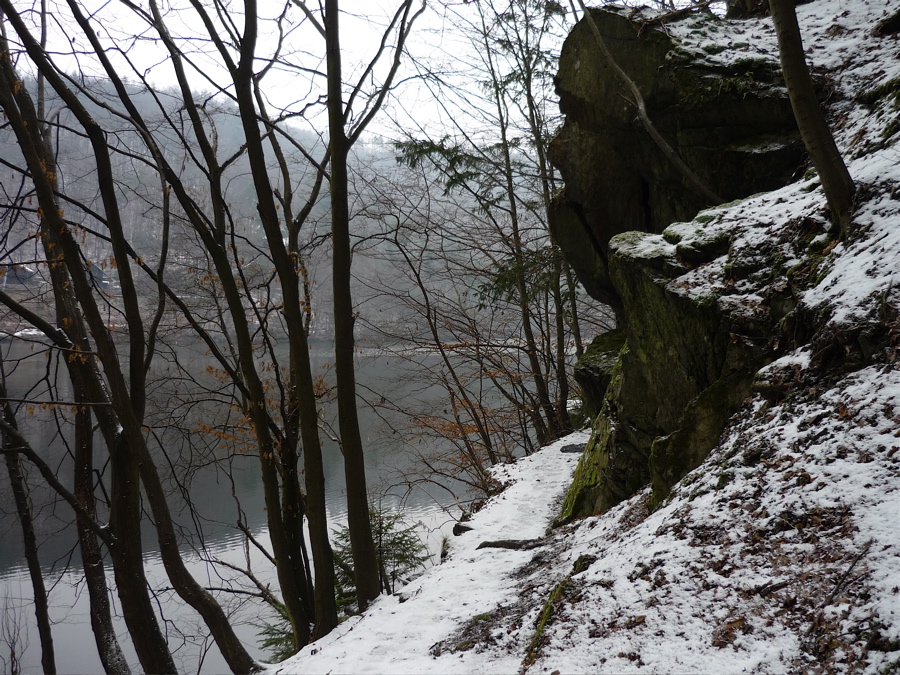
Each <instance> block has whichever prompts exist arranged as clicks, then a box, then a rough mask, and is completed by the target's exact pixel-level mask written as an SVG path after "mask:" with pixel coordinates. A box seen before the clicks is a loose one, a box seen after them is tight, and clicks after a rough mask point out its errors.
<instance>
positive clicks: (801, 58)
mask: <svg viewBox="0 0 900 675" xmlns="http://www.w3.org/2000/svg"><path fill="white" fill-rule="evenodd" d="M769 7H770V10H771V12H772V22H773V23H774V25H775V33H776V34H777V36H778V51H779V53H780V55H781V69H782V71H783V72H784V81H785V84H786V85H787V88H788V95H789V96H790V99H791V107H792V108H793V109H794V117H795V118H796V119H797V127H798V128H799V129H800V136H801V137H802V138H803V144H804V145H805V146H806V150H807V152H809V156H810V158H811V159H812V162H813V165H814V166H815V167H816V171H818V172H819V178H820V179H821V180H822V188H823V189H824V190H825V198H826V199H827V200H828V206H829V207H830V208H831V217H832V220H833V221H834V223H835V224H836V225H837V226H839V227H840V231H841V236H843V237H846V236H847V235H848V234H849V232H850V221H851V217H852V215H853V214H852V211H853V195H854V193H855V192H856V186H855V185H854V183H853V178H851V177H850V172H849V171H847V167H846V165H845V164H844V160H843V158H842V157H841V153H840V151H839V150H838V148H837V144H836V143H835V142H834V137H833V136H832V135H831V130H830V129H829V128H828V123H827V122H826V121H825V114H824V112H823V111H822V107H821V106H820V105H819V99H818V97H817V96H816V91H815V88H814V87H813V82H812V78H811V77H810V74H809V68H808V67H807V65H806V54H805V52H804V50H803V38H802V36H801V35H800V25H799V23H798V22H797V12H796V9H795V8H794V0H770V3H769Z"/></svg>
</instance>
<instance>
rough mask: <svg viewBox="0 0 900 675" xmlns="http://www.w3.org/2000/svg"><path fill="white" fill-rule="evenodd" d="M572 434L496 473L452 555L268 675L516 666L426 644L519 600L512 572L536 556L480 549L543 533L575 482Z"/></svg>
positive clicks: (581, 438) (511, 658)
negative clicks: (494, 490)
mask: <svg viewBox="0 0 900 675" xmlns="http://www.w3.org/2000/svg"><path fill="white" fill-rule="evenodd" d="M588 436H589V435H588V433H586V432H577V433H575V434H572V435H570V436H567V437H566V438H564V439H562V440H561V441H558V442H556V443H554V444H553V445H551V446H548V447H546V448H543V449H542V450H541V451H540V452H536V453H534V454H532V455H531V456H529V457H525V458H523V459H521V460H519V461H518V462H517V463H516V464H513V465H506V466H502V467H499V469H498V470H497V471H496V472H495V473H494V477H495V478H496V479H497V480H499V481H500V482H501V483H504V484H506V485H507V487H506V489H505V490H503V492H502V493H501V494H500V495H498V496H497V497H496V498H495V499H493V500H491V501H490V502H489V503H488V504H487V505H486V506H485V507H484V508H483V509H482V510H480V511H479V512H478V513H477V514H475V516H474V517H473V518H472V520H471V521H469V522H468V523H466V525H468V526H469V527H471V528H472V530H471V531H469V532H466V533H464V534H463V535H462V536H459V537H453V539H452V540H451V541H450V556H449V559H448V560H447V561H445V562H444V563H443V564H441V565H437V566H436V567H433V568H431V569H430V570H429V571H428V572H427V573H426V574H424V575H423V576H421V577H419V578H418V579H417V580H415V581H413V582H412V583H410V584H409V585H407V586H406V587H405V588H403V590H402V591H401V593H400V594H399V595H398V596H394V597H381V598H379V599H378V600H377V601H376V602H375V603H374V604H373V606H372V607H371V608H369V610H368V611H367V612H366V614H365V616H364V617H363V618H359V617H356V618H352V619H349V620H348V621H345V622H344V623H342V624H341V625H340V626H339V627H338V628H337V629H336V630H335V631H334V632H332V633H331V634H330V635H328V636H327V637H325V638H324V639H322V640H319V641H318V642H316V643H315V644H313V645H310V646H308V647H307V648H306V649H304V650H303V651H302V652H301V653H300V654H299V655H298V656H295V657H294V658H292V659H289V660H287V661H285V662H284V663H282V664H280V665H277V666H273V667H272V669H271V671H270V672H272V673H294V672H296V673H330V672H334V673H424V672H439V673H478V672H483V673H494V672H515V671H516V670H518V664H519V660H520V659H519V658H517V657H516V656H515V655H514V654H513V655H507V656H505V657H503V656H500V657H498V655H496V654H487V653H477V652H468V651H464V652H460V653H459V654H445V655H443V656H440V657H434V656H432V654H431V651H430V650H431V647H432V646H433V645H435V644H437V643H438V642H440V641H441V640H444V639H446V638H448V637H449V636H450V635H451V634H452V633H453V632H454V631H455V630H457V629H458V628H459V626H461V625H463V624H464V623H466V622H468V621H470V620H471V619H472V618H473V617H477V616H481V615H486V614H489V613H491V612H493V611H494V610H496V608H497V607H498V605H500V603H502V602H506V601H508V600H509V598H510V597H515V596H516V594H517V593H518V592H519V590H520V589H519V582H518V580H517V579H516V578H515V577H514V576H513V574H512V573H513V572H515V571H516V570H517V569H518V568H520V567H521V566H522V565H524V564H525V563H527V562H528V561H529V560H530V559H531V558H532V556H533V553H532V551H529V550H510V549H502V548H484V549H480V550H479V549H478V548H477V546H478V544H480V543H481V542H484V541H497V540H532V539H537V538H540V537H543V536H544V534H545V531H546V529H547V526H548V525H549V524H550V521H551V520H552V518H553V517H555V516H556V514H557V510H558V506H559V505H558V498H559V497H560V496H561V495H562V494H563V492H564V491H565V489H566V488H567V487H568V485H569V482H570V481H571V479H572V474H573V472H574V471H575V465H576V464H577V463H578V458H579V456H580V455H579V454H578V453H574V452H563V451H562V449H563V448H566V447H567V446H572V445H573V444H574V445H580V446H581V447H583V446H584V444H585V443H586V442H587V439H588Z"/></svg>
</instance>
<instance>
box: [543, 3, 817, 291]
mask: <svg viewBox="0 0 900 675" xmlns="http://www.w3.org/2000/svg"><path fill="white" fill-rule="evenodd" d="M591 16H592V17H593V18H594V21H595V22H596V24H597V26H598V28H599V30H600V33H601V34H602V35H603V37H604V40H605V42H606V45H607V47H608V49H609V51H610V52H611V54H612V56H613V58H614V60H615V61H616V63H617V64H618V65H619V66H620V67H621V68H622V70H624V71H625V72H626V73H627V74H628V76H629V77H630V78H631V79H632V80H633V81H634V82H635V84H636V86H637V87H638V89H639V90H640V91H641V94H642V96H643V97H644V100H645V103H646V106H647V110H648V114H649V116H650V118H651V119H653V120H654V121H655V124H656V125H657V130H658V131H659V132H660V133H661V134H662V135H663V137H664V138H666V140H667V141H668V142H669V144H670V145H671V146H672V147H673V148H674V149H675V151H676V152H677V153H678V154H679V156H680V157H681V158H682V159H683V160H684V161H685V162H686V163H687V164H688V165H689V166H690V167H691V169H693V170H694V172H695V173H696V174H698V175H699V176H700V178H701V180H702V181H704V182H705V183H706V184H707V186H708V187H709V188H710V189H711V190H712V191H713V192H715V193H716V194H718V195H721V197H722V198H723V200H725V201H731V200H734V199H738V198H742V197H746V196H748V195H751V194H755V193H758V192H766V191H769V190H772V189H776V188H778V187H781V186H783V185H785V184H786V183H787V182H788V181H789V180H790V177H791V175H792V174H793V172H794V171H795V169H796V168H797V166H798V165H799V164H800V163H801V161H802V158H803V152H804V151H803V145H802V142H801V141H800V138H799V134H798V132H797V129H796V123H795V121H794V116H793V111H792V109H791V106H790V101H789V99H788V96H787V93H786V91H785V89H784V85H783V81H782V78H781V74H780V68H779V66H778V62H777V59H775V58H774V57H773V56H771V55H767V54H764V53H762V52H754V47H753V46H752V45H748V48H747V50H741V55H742V56H743V58H742V59H737V60H735V62H734V63H732V64H731V65H728V66H725V65H722V64H721V63H717V62H714V61H712V60H711V57H710V55H709V54H707V53H705V52H703V51H702V50H692V49H685V48H682V46H680V45H679V44H678V42H677V41H675V40H674V39H673V38H672V37H670V35H669V34H667V33H666V31H665V29H664V27H663V28H660V27H649V26H646V25H644V24H643V23H642V22H641V20H640V19H635V20H634V21H632V20H631V19H630V18H629V16H628V14H627V12H625V11H624V10H623V11H621V12H619V11H617V10H615V9H609V10H606V9H604V10H601V9H594V10H591ZM687 20H690V21H694V22H697V21H699V23H700V24H701V25H700V28H701V29H703V30H712V29H713V28H716V29H717V28H718V27H719V23H718V21H717V20H712V19H708V18H706V17H699V18H698V16H697V15H694V16H692V17H690V18H689V19H687ZM723 44H724V43H723ZM728 49H735V47H734V45H730V46H729V47H728ZM556 82H557V93H558V94H559V97H560V108H561V110H562V111H563V113H564V114H565V116H566V121H565V124H564V126H563V128H562V129H561V131H560V133H559V134H558V135H557V137H556V138H555V139H554V140H553V142H552V143H551V145H550V149H549V157H550V160H551V162H552V163H553V164H554V165H555V166H557V168H559V169H560V172H561V174H562V176H563V178H564V180H565V183H566V193H565V198H566V201H567V202H568V205H569V208H571V209H572V210H575V211H577V214H578V218H579V221H580V222H579V223H578V228H572V229H583V230H586V231H587V233H588V235H589V236H584V235H583V234H579V239H578V240H577V241H575V242H572V243H565V240H566V237H563V236H561V235H560V236H558V240H559V242H560V246H561V248H562V249H563V250H564V251H565V252H566V255H567V256H570V257H571V259H572V261H573V267H574V268H575V270H576V273H577V274H578V277H579V279H580V280H581V281H582V282H583V284H584V286H585V288H586V289H587V291H588V293H589V294H590V295H591V296H592V297H594V298H596V299H598V300H600V301H602V302H608V303H609V302H610V298H611V297H612V298H613V300H612V302H611V304H616V301H615V289H614V283H613V282H612V279H611V278H610V276H609V273H608V271H607V270H605V269H604V267H607V266H608V264H609V260H608V257H609V254H608V247H609V242H610V240H611V239H612V238H613V237H615V236H617V235H622V234H623V233H626V232H632V231H642V232H652V233H659V232H661V231H662V230H663V229H665V228H666V227H667V226H668V225H669V224H671V223H673V222H678V221H688V220H691V219H692V218H693V217H694V216H695V215H697V213H698V211H700V210H701V209H702V208H705V207H709V206H711V205H710V204H707V203H705V199H704V198H703V197H699V196H697V195H695V194H693V193H692V192H691V191H690V190H689V189H687V188H686V187H685V181H684V178H683V176H682V175H681V173H680V172H679V170H678V169H677V168H676V167H675V166H674V164H673V163H672V162H671V161H670V160H669V159H668V157H666V156H665V154H664V153H663V152H662V150H660V148H659V146H658V145H657V144H656V143H655V142H654V141H653V140H652V139H651V137H650V135H649V134H648V133H647V132H646V130H645V129H644V128H643V126H641V125H640V124H639V123H636V121H635V120H636V119H637V117H636V112H635V108H634V106H633V105H632V104H631V103H629V100H628V98H629V97H628V96H627V95H623V92H624V89H623V87H622V84H621V83H620V82H619V80H618V79H617V77H616V76H615V75H614V74H613V70H612V69H611V68H610V66H609V64H608V63H607V62H606V60H605V58H604V57H603V55H602V53H601V51H600V49H599V47H598V46H597V43H596V38H595V37H594V35H593V33H592V31H591V29H590V27H589V25H588V23H587V22H586V21H585V20H582V21H580V22H579V23H578V24H577V25H576V26H575V27H574V28H573V29H572V31H571V32H570V34H569V36H568V38H567V39H566V41H565V44H564V46H563V49H562V53H561V55H560V60H559V74H558V77H557V79H556ZM551 220H552V219H551ZM558 220H559V222H560V223H563V222H564V221H565V219H564V218H562V217H560V218H559V219H558ZM563 227H568V225H560V226H558V227H556V228H555V229H557V230H559V231H561V230H562V229H563ZM585 246H592V247H594V250H593V251H587V250H585ZM719 251H720V249H718V248H717V249H716V250H715V253H717V254H720V253H719ZM712 254H713V252H711V251H710V250H709V249H705V248H703V247H698V246H696V245H687V244H685V246H684V247H683V251H682V255H683V258H684V259H685V260H686V261H687V262H689V263H690V264H698V263H700V262H704V261H706V260H707V259H708V258H709V256H710V255H712ZM575 261H578V262H575Z"/></svg>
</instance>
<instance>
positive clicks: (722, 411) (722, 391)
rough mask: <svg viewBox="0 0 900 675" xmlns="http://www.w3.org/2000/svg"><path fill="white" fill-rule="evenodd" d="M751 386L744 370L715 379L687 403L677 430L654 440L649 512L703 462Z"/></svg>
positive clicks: (751, 375)
mask: <svg viewBox="0 0 900 675" xmlns="http://www.w3.org/2000/svg"><path fill="white" fill-rule="evenodd" d="M748 370H753V369H748ZM752 385H753V374H752V373H749V372H747V371H740V372H737V373H733V374H732V375H730V376H728V377H725V378H723V379H721V380H717V381H716V382H714V383H713V384H712V385H711V386H710V387H709V388H707V389H705V390H704V391H703V392H701V393H700V395H699V396H697V398H695V399H694V400H693V401H691V402H690V403H689V404H688V406H687V407H686V408H685V411H684V416H683V417H682V419H681V422H680V423H679V428H678V429H677V430H676V431H674V432H673V433H671V434H669V435H668V436H663V437H660V438H658V439H656V440H655V441H653V444H652V446H651V450H650V475H651V483H652V485H653V495H652V496H651V498H650V504H649V506H650V508H651V509H652V508H656V507H658V506H659V505H660V504H662V502H663V501H664V500H665V498H666V497H668V495H669V492H670V491H671V489H672V487H673V486H674V485H675V484H676V483H677V482H678V481H679V480H681V479H682V478H683V477H684V476H686V475H687V474H688V473H689V472H690V471H692V470H693V469H695V468H697V467H698V466H700V464H701V463H702V462H703V460H705V459H706V457H707V456H708V455H709V452H710V451H711V450H712V449H713V448H714V447H715V446H716V444H717V443H718V442H719V438H720V437H721V435H722V430H723V429H724V428H725V425H726V423H727V421H728V419H729V418H730V417H731V416H732V415H733V414H734V413H735V412H736V411H737V410H738V409H739V408H740V407H741V405H742V404H743V402H744V401H745V400H746V399H747V397H748V396H750V394H751V390H752Z"/></svg>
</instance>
